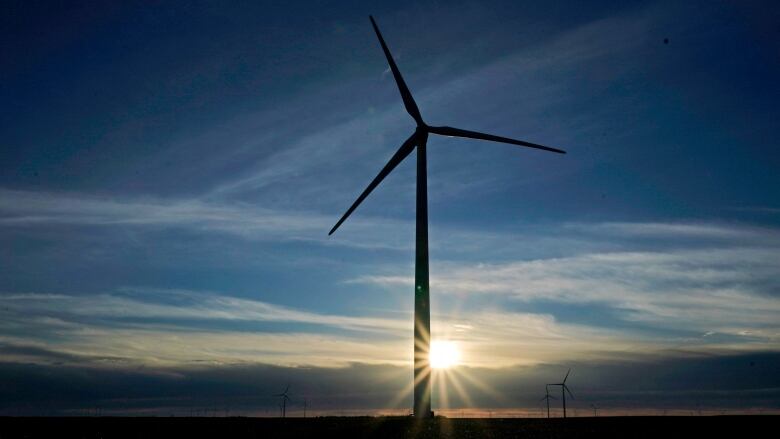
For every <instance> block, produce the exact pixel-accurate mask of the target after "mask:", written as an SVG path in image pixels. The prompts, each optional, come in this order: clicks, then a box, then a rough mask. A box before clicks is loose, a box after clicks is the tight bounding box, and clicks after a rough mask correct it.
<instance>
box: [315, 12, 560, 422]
mask: <svg viewBox="0 0 780 439" xmlns="http://www.w3.org/2000/svg"><path fill="white" fill-rule="evenodd" d="M369 18H370V19H371V24H372V26H373V27H374V32H375V33H376V36H377V38H378V39H379V44H380V45H381V46H382V51H383V52H384V53H385V57H386V58H387V63H388V64H389V65H390V70H391V71H392V72H393V77H394V78H395V82H396V85H397V86H398V91H399V92H400V93H401V99H402V100H403V102H404V106H405V107H406V111H407V113H409V115H410V116H411V117H412V119H414V121H415V122H416V123H417V128H416V129H415V131H414V132H413V133H412V135H411V136H409V138H408V139H406V141H405V142H404V143H403V144H401V147H400V148H398V151H396V152H395V154H393V156H392V157H391V158H390V161H388V162H387V164H385V166H384V168H382V170H381V171H379V174H378V175H377V176H376V177H374V179H373V180H372V181H371V183H369V185H368V187H367V188H366V189H365V190H364V191H363V193H361V194H360V196H359V197H358V198H357V200H356V201H355V202H354V203H352V206H350V207H349V209H347V212H346V213H344V215H343V216H342V217H341V219H339V221H338V222H337V223H336V225H335V226H333V228H332V229H331V230H330V232H329V233H328V235H332V234H333V232H335V231H336V229H338V228H339V226H340V225H341V223H343V222H344V221H345V220H346V219H347V217H349V215H351V214H352V212H353V211H354V210H355V209H356V208H357V207H358V206H359V205H360V203H362V202H363V200H364V199H365V198H366V197H367V196H368V194H370V193H371V191H373V190H374V188H376V187H377V186H378V185H379V183H381V182H382V180H384V178H385V177H387V175H388V174H390V172H392V171H393V169H395V168H396V166H398V165H399V164H400V163H401V162H402V161H403V160H404V159H405V158H406V157H407V156H409V154H411V153H412V151H414V149H415V147H416V148H417V228H416V235H417V237H416V252H415V256H416V257H415V270H414V272H415V276H414V277H415V281H414V378H413V385H414V416H415V417H417V418H428V417H431V416H433V412H431V380H430V367H429V359H428V353H429V352H430V343H431V339H430V333H431V310H430V297H429V295H430V290H429V285H428V172H427V160H426V145H427V143H428V134H431V133H432V134H439V135H442V136H450V137H467V138H470V139H478V140H489V141H493V142H501V143H509V144H512V145H519V146H525V147H528V148H535V149H541V150H544V151H551V152H556V153H559V154H565V152H564V151H562V150H560V149H556V148H550V147H549V146H543V145H538V144H536V143H530V142H526V141H523V140H515V139H510V138H507V137H500V136H494V135H492V134H485V133H479V132H476V131H467V130H463V129H460V128H452V127H447V126H439V127H434V126H429V125H427V124H426V123H425V122H424V121H423V118H422V115H421V114H420V109H419V108H418V107H417V103H416V102H415V101H414V98H413V97H412V93H411V92H410V91H409V87H407V86H406V82H405V81H404V79H403V77H401V72H400V71H399V70H398V66H397V65H396V64H395V61H394V60H393V57H392V55H391V54H390V49H388V47H387V44H385V40H384V38H382V34H381V33H380V32H379V27H378V26H377V24H376V22H375V21H374V17H369Z"/></svg>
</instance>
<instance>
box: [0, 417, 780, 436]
mask: <svg viewBox="0 0 780 439" xmlns="http://www.w3.org/2000/svg"><path fill="white" fill-rule="evenodd" d="M778 421H780V417H778V416H706V417H673V416H669V417H666V416H665V417H599V418H569V419H560V418H558V419H516V418H513V419H457V418H456V419H448V418H436V419H431V420H426V421H422V422H417V421H415V420H414V419H411V418H401V417H397V418H395V417H377V418H370V417H354V418H353V417H350V418H341V417H325V418H307V419H301V418H287V419H278V418H277V419H269V418H112V417H97V418H87V417H85V418H0V439H6V438H44V437H45V438H61V437H72V438H107V439H110V438H151V437H165V438H179V437H181V438H266V437H267V438H274V439H278V438H293V437H323V438H325V437H344V438H360V437H377V438H397V437H409V438H439V437H443V438H504V437H508V438H513V437H517V438H564V437H565V438H584V437H598V438H633V437H647V438H649V437H669V438H671V437H681V436H682V435H686V436H688V437H745V436H746V435H748V434H750V433H751V432H752V433H759V432H764V433H763V434H766V433H768V432H772V431H775V432H776V431H777V428H778V427H780V422H778Z"/></svg>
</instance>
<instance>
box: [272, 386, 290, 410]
mask: <svg viewBox="0 0 780 439" xmlns="http://www.w3.org/2000/svg"><path fill="white" fill-rule="evenodd" d="M288 390H290V385H289V384H288V385H287V387H286V388H285V389H284V392H282V393H277V394H276V395H272V396H277V397H279V398H282V402H281V403H280V404H279V408H280V409H281V411H282V417H283V418H286V417H287V401H289V400H290V397H289V396H287V391H288Z"/></svg>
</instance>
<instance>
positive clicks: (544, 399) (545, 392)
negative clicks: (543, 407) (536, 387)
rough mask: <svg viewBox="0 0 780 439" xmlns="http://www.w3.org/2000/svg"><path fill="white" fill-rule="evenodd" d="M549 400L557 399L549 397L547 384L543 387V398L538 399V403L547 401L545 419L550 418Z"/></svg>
mask: <svg viewBox="0 0 780 439" xmlns="http://www.w3.org/2000/svg"><path fill="white" fill-rule="evenodd" d="M551 399H558V398H556V397H554V396H552V395H550V385H549V384H547V385H546V386H544V397H543V398H542V399H540V400H539V401H547V417H548V418H549V417H550V400H551Z"/></svg>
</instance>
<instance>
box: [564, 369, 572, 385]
mask: <svg viewBox="0 0 780 439" xmlns="http://www.w3.org/2000/svg"><path fill="white" fill-rule="evenodd" d="M570 373H571V369H569V371H568V372H566V376H565V377H563V384H566V379H567V378H569V374H570Z"/></svg>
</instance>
